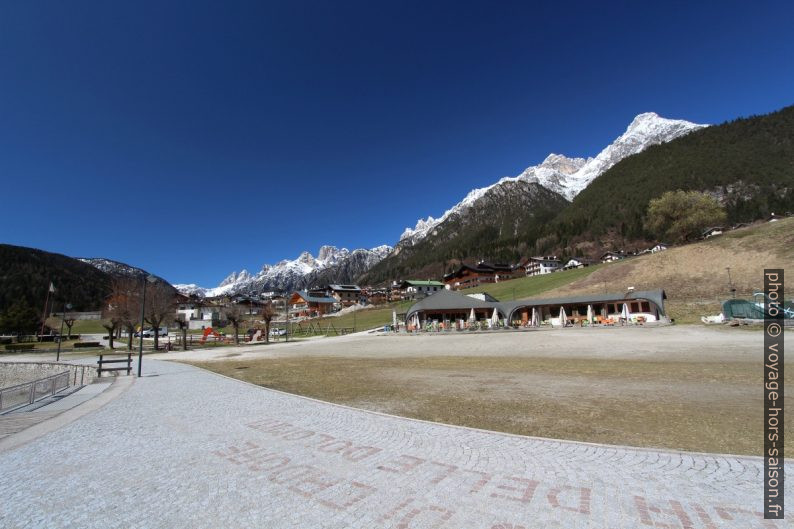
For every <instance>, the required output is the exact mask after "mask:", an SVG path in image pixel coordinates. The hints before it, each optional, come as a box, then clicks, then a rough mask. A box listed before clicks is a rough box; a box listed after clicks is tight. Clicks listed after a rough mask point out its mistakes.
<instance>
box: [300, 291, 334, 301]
mask: <svg viewBox="0 0 794 529" xmlns="http://www.w3.org/2000/svg"><path fill="white" fill-rule="evenodd" d="M295 294H297V295H299V296H300V297H302V298H303V299H304V300H306V301H309V302H311V303H336V299H335V298H331V297H328V296H310V295H309V293H308V292H306V291H305V290H297V291H295Z"/></svg>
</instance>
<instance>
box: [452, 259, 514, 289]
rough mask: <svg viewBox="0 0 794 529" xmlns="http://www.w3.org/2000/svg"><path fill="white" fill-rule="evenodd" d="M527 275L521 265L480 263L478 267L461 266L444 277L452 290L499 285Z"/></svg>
mask: <svg viewBox="0 0 794 529" xmlns="http://www.w3.org/2000/svg"><path fill="white" fill-rule="evenodd" d="M523 275H526V272H525V270H524V268H523V267H522V266H520V265H509V264H504V263H489V262H487V261H480V262H479V263H477V264H476V265H467V264H465V263H464V264H461V265H460V266H459V267H458V269H457V270H455V271H454V272H451V273H449V274H446V275H445V276H444V284H446V285H447V287H449V288H450V289H452V290H460V289H462V288H470V287H476V286H477V285H480V284H483V283H498V282H499V281H504V280H507V279H515V278H517V277H521V276H523Z"/></svg>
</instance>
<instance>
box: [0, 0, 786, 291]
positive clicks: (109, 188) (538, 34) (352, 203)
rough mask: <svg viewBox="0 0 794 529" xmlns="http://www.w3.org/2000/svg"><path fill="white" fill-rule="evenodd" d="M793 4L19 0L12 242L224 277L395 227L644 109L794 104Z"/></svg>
mask: <svg viewBox="0 0 794 529" xmlns="http://www.w3.org/2000/svg"><path fill="white" fill-rule="evenodd" d="M646 4H647V5H646ZM692 4H698V5H692ZM793 5H794V4H792V3H791V2H752V3H751V2H711V3H709V2H703V3H690V2H668V3H664V4H662V3H658V4H655V5H650V4H649V3H645V2H612V3H602V2H598V3H596V2H581V3H578V2H554V3H552V2H547V3H543V4H540V3H537V4H533V3H530V2H508V1H504V2H460V1H456V2H418V1H417V2H371V1H366V2H358V1H340V2H328V1H317V2H306V1H285V2H265V1H251V2H243V1H237V2H235V1H228V2H204V1H198V0H190V1H164V0H158V1H153V2H150V1H145V0H138V1H136V2H107V1H104V0H101V1H80V0H75V1H71V2H62V1H43V0H42V1H36V0H29V1H9V2H3V3H2V4H0V178H1V179H2V182H3V195H4V200H3V205H2V212H3V222H2V227H0V242H5V243H11V244H18V245H23V246H33V247H38V248H42V249H45V250H49V251H54V252H60V253H65V254H67V255H72V256H102V257H108V258H112V259H117V260H120V261H124V262H127V263H129V264H133V265H137V266H141V267H144V268H146V269H148V270H150V271H151V272H154V273H156V274H158V275H161V276H163V277H165V278H167V279H169V280H170V281H172V282H195V283H198V284H202V285H205V286H214V285H215V284H217V283H218V282H219V281H220V280H221V279H223V277H225V275H227V274H228V273H229V272H231V271H232V270H239V269H241V268H248V269H249V270H251V271H256V270H258V269H259V268H260V267H261V265H262V264H263V263H265V262H270V263H272V262H276V261H278V260H280V259H282V258H294V257H295V256H297V255H298V254H299V253H300V252H301V251H302V250H304V249H306V250H309V251H311V252H313V253H314V252H316V250H317V248H318V247H319V246H320V245H322V244H333V245H336V246H346V247H348V248H357V247H372V246H376V245H379V244H383V243H387V244H394V243H395V242H396V240H397V239H398V237H399V235H400V233H401V232H402V230H403V229H404V228H405V227H406V226H409V225H410V226H413V224H414V223H415V222H416V220H417V219H418V218H419V217H424V216H427V215H434V216H438V215H439V214H441V213H442V212H443V211H444V210H445V209H447V208H448V207H450V206H452V205H453V204H454V203H456V202H457V201H459V200H460V199H461V198H462V197H463V196H464V195H465V194H466V193H467V192H468V191H469V190H470V189H472V188H474V187H481V186H484V185H488V184H491V183H493V182H494V181H496V180H497V179H498V178H500V177H502V176H507V175H515V174H518V173H519V172H521V171H522V170H523V169H524V168H525V167H527V166H529V165H534V164H537V163H539V162H540V161H541V160H542V159H543V158H545V156H546V155H547V154H548V153H549V152H557V153H562V154H566V155H569V156H592V155H595V154H596V153H597V152H598V151H599V150H600V149H601V148H602V147H604V146H605V145H607V144H608V143H609V142H610V141H612V140H613V139H614V138H615V137H617V136H618V135H619V134H621V133H622V132H623V131H624V130H625V128H626V126H627V125H628V123H629V122H630V121H631V119H632V118H633V117H634V116H635V115H636V114H639V113H641V112H645V111H655V112H657V113H659V114H661V115H662V116H665V117H671V118H683V119H688V120H691V121H695V122H701V123H719V122H722V121H725V120H729V119H733V118H735V117H739V116H746V115H751V114H762V113H766V112H770V111H773V110H776V109H779V108H781V107H783V106H786V105H790V104H792V103H794V97H792V96H794V66H793V63H792V57H794V39H792V38H791V28H790V23H791V20H794V7H792V6H793Z"/></svg>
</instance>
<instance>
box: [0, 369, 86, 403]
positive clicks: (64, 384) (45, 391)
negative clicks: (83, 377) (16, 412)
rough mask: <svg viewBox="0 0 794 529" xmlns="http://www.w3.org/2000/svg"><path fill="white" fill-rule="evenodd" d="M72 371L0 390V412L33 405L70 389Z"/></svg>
mask: <svg viewBox="0 0 794 529" xmlns="http://www.w3.org/2000/svg"><path fill="white" fill-rule="evenodd" d="M69 378H71V372H70V371H64V372H63V373H58V374H57V375H51V376H49V377H46V378H41V379H39V380H34V381H33V382H25V383H24V384H18V385H16V386H11V387H8V388H3V389H0V412H4V411H10V410H13V409H15V408H20V407H22V406H27V405H29V404H33V403H34V402H36V401H37V400H41V399H43V398H44V397H49V396H50V395H54V394H56V393H57V392H59V391H61V390H62V389H65V388H68V387H69Z"/></svg>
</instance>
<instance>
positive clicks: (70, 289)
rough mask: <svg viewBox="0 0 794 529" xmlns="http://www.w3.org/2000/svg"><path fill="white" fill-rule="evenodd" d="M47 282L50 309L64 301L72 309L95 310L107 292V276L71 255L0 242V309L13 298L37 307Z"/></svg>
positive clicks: (39, 305) (40, 305) (44, 292)
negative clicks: (51, 289) (50, 293)
mask: <svg viewBox="0 0 794 529" xmlns="http://www.w3.org/2000/svg"><path fill="white" fill-rule="evenodd" d="M50 282H52V284H53V285H55V288H56V292H55V295H54V298H55V305H54V310H61V306H62V304H63V303H64V302H69V303H71V304H72V305H73V310H76V311H86V310H98V309H99V308H100V307H101V305H102V301H103V300H104V299H105V298H106V297H107V296H108V294H109V293H110V282H111V276H110V275H109V274H106V273H105V272H102V271H100V270H97V269H96V268H94V267H93V266H91V265H90V264H87V263H83V262H82V261H78V260H77V259H74V258H72V257H68V256H66V255H61V254H57V253H50V252H45V251H43V250H37V249H35V248H25V247H22V246H12V245H9V244H0V312H2V311H4V310H5V309H6V308H8V307H9V306H10V305H12V304H13V303H15V302H17V301H20V300H21V301H23V302H24V303H25V304H27V305H28V306H31V307H36V308H38V309H39V310H42V309H43V308H44V299H45V297H46V296H47V289H48V288H49V285H50Z"/></svg>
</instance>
